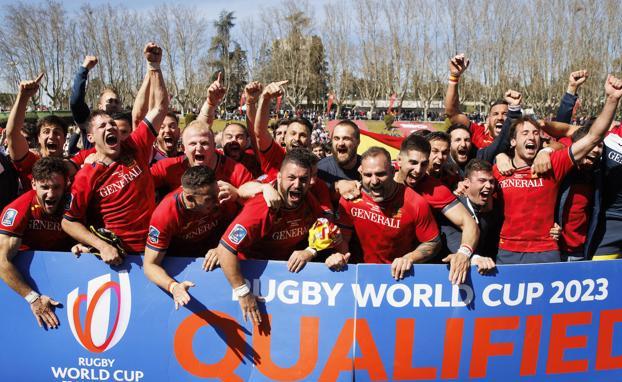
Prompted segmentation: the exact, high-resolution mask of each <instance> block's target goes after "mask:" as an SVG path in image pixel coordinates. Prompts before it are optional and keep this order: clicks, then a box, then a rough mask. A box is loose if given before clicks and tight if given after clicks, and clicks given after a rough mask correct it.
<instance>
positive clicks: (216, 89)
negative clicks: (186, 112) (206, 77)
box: [197, 72, 227, 129]
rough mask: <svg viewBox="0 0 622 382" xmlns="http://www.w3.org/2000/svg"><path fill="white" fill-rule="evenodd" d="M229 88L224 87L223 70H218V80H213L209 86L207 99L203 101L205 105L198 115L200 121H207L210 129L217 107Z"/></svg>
mask: <svg viewBox="0 0 622 382" xmlns="http://www.w3.org/2000/svg"><path fill="white" fill-rule="evenodd" d="M226 92H227V89H226V88H225V87H224V85H223V83H222V72H218V76H217V78H216V81H214V82H212V84H211V85H210V86H209V88H207V99H206V100H205V102H203V106H201V111H200V112H199V115H198V116H197V119H198V120H199V121H202V122H205V123H206V124H207V125H208V126H209V127H210V129H211V128H212V123H214V116H215V115H216V108H218V105H219V104H220V102H221V101H222V99H223V97H224V96H225V93H226Z"/></svg>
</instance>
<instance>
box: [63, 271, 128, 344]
mask: <svg viewBox="0 0 622 382" xmlns="http://www.w3.org/2000/svg"><path fill="white" fill-rule="evenodd" d="M118 275H119V282H116V281H112V280H111V276H110V274H106V275H102V276H99V277H97V278H94V279H92V280H90V281H89V282H88V286H87V291H86V294H79V291H78V289H79V288H76V289H74V290H72V291H71V292H70V293H69V294H68V295H67V321H68V322H69V326H70V327H71V332H72V333H73V336H74V337H75V339H76V341H78V342H79V343H80V345H82V347H84V348H85V349H86V350H88V351H90V352H93V353H102V352H105V351H106V350H108V349H110V348H112V347H113V346H115V345H116V344H117V343H118V342H119V341H120V340H121V338H122V337H123V334H125V330H126V329H127V325H128V324H129V322H130V312H131V309H132V293H131V290H130V277H129V275H128V273H127V271H126V270H122V271H119V273H118ZM83 303H85V306H84V309H81V308H82V306H83ZM111 307H112V308H115V307H116V309H111ZM84 311H85V312H86V313H85V316H84V319H82V316H81V312H84Z"/></svg>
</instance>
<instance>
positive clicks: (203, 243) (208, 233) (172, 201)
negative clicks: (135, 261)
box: [144, 166, 238, 309]
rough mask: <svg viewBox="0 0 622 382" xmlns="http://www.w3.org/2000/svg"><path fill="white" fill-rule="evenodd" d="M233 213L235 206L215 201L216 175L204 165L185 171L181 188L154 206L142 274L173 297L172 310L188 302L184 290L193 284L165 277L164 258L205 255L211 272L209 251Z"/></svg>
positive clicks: (215, 260)
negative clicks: (173, 305)
mask: <svg viewBox="0 0 622 382" xmlns="http://www.w3.org/2000/svg"><path fill="white" fill-rule="evenodd" d="M237 212H238V205H237V203H235V202H233V201H227V202H223V203H219V202H218V184H217V183H216V175H215V174H214V171H213V170H212V169H211V168H209V167H206V166H195V167H190V168H189V169H188V170H186V172H185V173H184V175H183V176H182V177H181V187H180V188H179V189H177V190H175V191H173V192H171V193H170V194H168V195H167V196H166V197H165V198H164V199H163V200H162V202H160V204H159V205H158V206H157V207H156V209H155V211H154V212H153V215H152V216H151V221H150V222H149V235H148V236H147V244H146V246H145V257H144V271H145V275H146V276H147V277H148V278H149V280H151V281H152V282H153V283H155V284H156V285H158V286H159V287H160V288H162V289H164V290H167V291H168V292H169V293H170V294H171V295H172V296H173V300H174V301H175V308H176V309H177V308H179V306H183V305H186V304H187V303H188V302H189V301H190V295H189V294H188V288H190V287H192V286H194V284H193V283H192V282H190V281H183V282H181V283H178V282H176V281H175V280H174V279H173V278H172V277H171V276H169V274H168V273H167V272H166V270H165V269H164V268H163V267H162V266H161V264H162V260H164V256H186V257H199V256H204V255H205V260H204V262H203V268H204V269H205V270H212V269H214V267H215V266H216V265H217V263H218V258H217V257H216V254H215V251H213V250H212V249H213V248H216V246H217V245H218V242H219V240H220V237H221V236H222V234H223V233H224V231H225V229H226V228H227V226H228V225H229V223H230V222H231V221H232V220H233V219H234V218H235V216H236V214H237Z"/></svg>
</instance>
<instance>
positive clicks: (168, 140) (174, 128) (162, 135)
mask: <svg viewBox="0 0 622 382" xmlns="http://www.w3.org/2000/svg"><path fill="white" fill-rule="evenodd" d="M157 142H158V147H159V148H161V149H163V150H164V151H166V152H167V153H168V154H174V153H176V152H177V142H179V126H178V125H177V121H176V120H175V118H173V117H171V116H168V115H167V116H166V117H164V122H162V127H160V131H159V132H158V138H157Z"/></svg>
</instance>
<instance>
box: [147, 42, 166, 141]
mask: <svg viewBox="0 0 622 382" xmlns="http://www.w3.org/2000/svg"><path fill="white" fill-rule="evenodd" d="M144 54H145V58H146V59H147V65H148V66H149V77H150V78H149V83H150V85H149V86H150V90H149V91H150V92H152V94H153V99H154V104H153V106H152V107H151V109H149V112H147V116H146V118H147V119H148V120H149V121H150V122H151V124H152V125H153V128H154V129H155V131H156V133H157V132H158V131H160V127H161V126H162V122H163V121H164V117H165V116H166V112H167V111H168V92H167V91H166V84H165V83H164V76H163V75H162V70H160V62H161V61H162V48H160V47H159V46H157V45H156V44H154V43H152V42H150V43H148V44H147V45H146V46H145V51H144Z"/></svg>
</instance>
